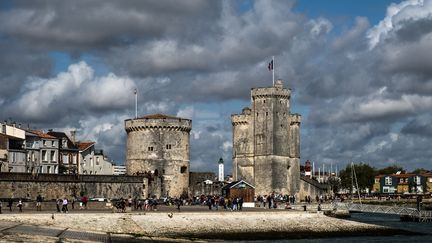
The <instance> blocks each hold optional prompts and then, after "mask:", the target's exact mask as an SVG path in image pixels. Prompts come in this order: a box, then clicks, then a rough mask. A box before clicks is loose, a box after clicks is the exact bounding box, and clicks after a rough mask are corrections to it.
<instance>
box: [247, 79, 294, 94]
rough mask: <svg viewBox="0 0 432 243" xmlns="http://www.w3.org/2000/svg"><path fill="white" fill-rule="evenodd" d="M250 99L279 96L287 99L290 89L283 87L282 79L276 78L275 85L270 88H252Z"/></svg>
mask: <svg viewBox="0 0 432 243" xmlns="http://www.w3.org/2000/svg"><path fill="white" fill-rule="evenodd" d="M251 95H252V99H263V98H279V99H289V98H290V97H291V89H284V87H283V82H282V80H280V79H279V80H277V81H276V83H275V85H274V86H273V87H270V88H268V87H267V88H253V89H252V91H251Z"/></svg>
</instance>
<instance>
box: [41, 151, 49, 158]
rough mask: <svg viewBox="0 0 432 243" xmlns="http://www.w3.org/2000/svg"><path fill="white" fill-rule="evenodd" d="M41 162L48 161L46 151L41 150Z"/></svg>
mask: <svg viewBox="0 0 432 243" xmlns="http://www.w3.org/2000/svg"><path fill="white" fill-rule="evenodd" d="M42 160H43V161H48V156H47V151H46V150H42Z"/></svg>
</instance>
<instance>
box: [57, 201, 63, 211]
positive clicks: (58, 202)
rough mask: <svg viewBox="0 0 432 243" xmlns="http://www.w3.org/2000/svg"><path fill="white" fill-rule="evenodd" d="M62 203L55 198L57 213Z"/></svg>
mask: <svg viewBox="0 0 432 243" xmlns="http://www.w3.org/2000/svg"><path fill="white" fill-rule="evenodd" d="M62 203H63V201H62V200H61V199H60V198H57V201H56V207H57V212H58V213H60V212H61V211H60V205H61V204H62Z"/></svg>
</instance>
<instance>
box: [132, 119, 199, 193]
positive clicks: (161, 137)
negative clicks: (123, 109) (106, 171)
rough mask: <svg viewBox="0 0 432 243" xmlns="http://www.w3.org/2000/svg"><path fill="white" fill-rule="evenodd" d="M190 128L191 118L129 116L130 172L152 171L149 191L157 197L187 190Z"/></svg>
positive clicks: (142, 172) (133, 173)
mask: <svg viewBox="0 0 432 243" xmlns="http://www.w3.org/2000/svg"><path fill="white" fill-rule="evenodd" d="M191 128H192V121H191V120H189V119H183V118H178V117H171V116H166V115H161V114H156V115H148V116H144V117H142V118H137V119H129V120H126V121H125V129H126V132H127V151H126V153H127V154H126V167H127V168H126V170H127V174H128V175H137V174H144V173H146V174H148V173H151V175H152V180H151V183H152V184H151V185H149V186H152V188H149V192H150V193H151V194H153V195H156V196H158V197H165V196H170V197H178V196H181V195H182V194H187V191H188V186H189V168H190V166H189V135H190V130H191ZM153 195H151V196H153Z"/></svg>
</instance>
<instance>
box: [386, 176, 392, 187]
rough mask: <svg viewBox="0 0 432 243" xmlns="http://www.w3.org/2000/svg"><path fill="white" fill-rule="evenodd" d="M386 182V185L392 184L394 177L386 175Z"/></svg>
mask: <svg viewBox="0 0 432 243" xmlns="http://www.w3.org/2000/svg"><path fill="white" fill-rule="evenodd" d="M385 184H386V185H391V184H392V178H391V177H390V176H386V177H385Z"/></svg>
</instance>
